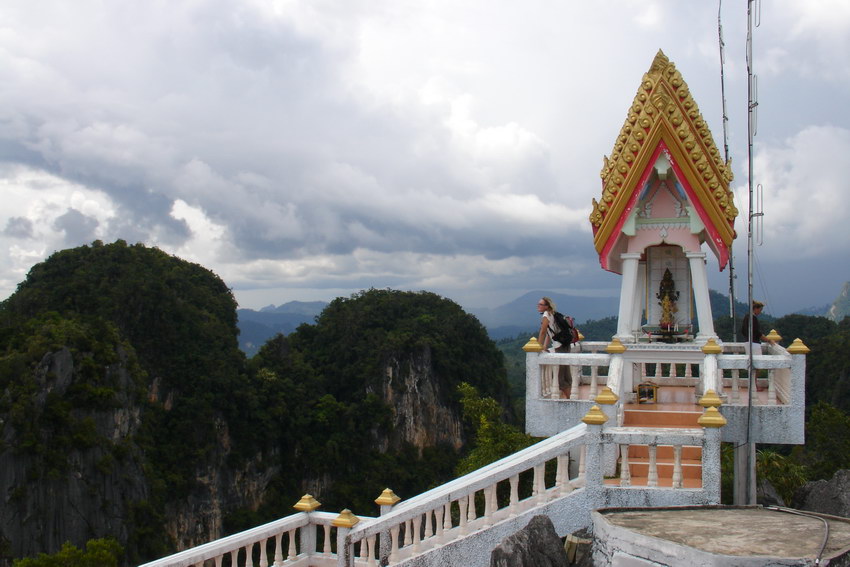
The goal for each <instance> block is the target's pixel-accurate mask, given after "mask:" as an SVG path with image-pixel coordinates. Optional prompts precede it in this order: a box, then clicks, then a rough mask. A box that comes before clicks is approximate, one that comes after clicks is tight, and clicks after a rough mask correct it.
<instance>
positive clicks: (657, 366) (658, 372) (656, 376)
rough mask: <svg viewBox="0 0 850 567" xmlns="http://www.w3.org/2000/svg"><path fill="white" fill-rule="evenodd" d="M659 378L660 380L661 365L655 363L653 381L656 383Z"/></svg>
mask: <svg viewBox="0 0 850 567" xmlns="http://www.w3.org/2000/svg"><path fill="white" fill-rule="evenodd" d="M659 378H661V363H660V362H656V363H655V380H656V381H658V379H659Z"/></svg>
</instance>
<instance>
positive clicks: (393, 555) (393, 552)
mask: <svg viewBox="0 0 850 567" xmlns="http://www.w3.org/2000/svg"><path fill="white" fill-rule="evenodd" d="M399 528H400V526H399V524H396V525H394V526H393V527H391V528H390V539H391V540H392V546H391V548H390V563H395V562H396V561H398V535H399V534H398V532H399Z"/></svg>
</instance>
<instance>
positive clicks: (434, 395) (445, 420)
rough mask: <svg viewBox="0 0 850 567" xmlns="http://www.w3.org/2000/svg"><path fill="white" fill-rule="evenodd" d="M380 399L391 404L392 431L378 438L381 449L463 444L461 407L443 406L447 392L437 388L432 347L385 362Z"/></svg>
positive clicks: (437, 381) (458, 447) (460, 445)
mask: <svg viewBox="0 0 850 567" xmlns="http://www.w3.org/2000/svg"><path fill="white" fill-rule="evenodd" d="M384 368H385V378H384V380H383V384H382V389H383V391H382V392H381V396H382V398H383V399H384V400H385V401H386V403H387V404H389V405H390V406H391V407H392V410H393V426H394V432H393V434H392V436H391V437H390V438H388V439H382V440H379V441H380V443H381V445H382V450H384V451H386V450H387V449H388V448H389V449H393V450H397V449H399V448H400V447H401V444H402V443H405V442H406V443H410V444H412V445H414V446H415V447H417V448H418V449H419V451H420V454H421V451H422V449H424V448H425V447H434V446H436V445H450V446H451V447H453V448H454V449H456V450H457V449H460V448H461V447H462V446H463V443H464V435H463V424H462V421H461V415H460V409H459V408H456V407H455V408H453V407H449V406H448V405H446V403H445V402H444V400H447V399H450V397H451V396H450V395H448V394H449V393H448V392H441V391H440V389H439V388H440V387H439V384H440V381H439V380H437V379H436V376H435V371H434V368H433V364H432V361H431V349H430V348H428V347H422V348H420V349H418V350H417V351H415V352H414V353H411V354H410V355H409V357H399V356H395V357H392V358H390V359H389V360H388V361H387V362H386V363H385V366H384Z"/></svg>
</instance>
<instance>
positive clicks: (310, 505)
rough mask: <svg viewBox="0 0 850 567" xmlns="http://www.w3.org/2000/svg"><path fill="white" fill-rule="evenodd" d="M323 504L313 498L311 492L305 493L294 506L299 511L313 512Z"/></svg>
mask: <svg viewBox="0 0 850 567" xmlns="http://www.w3.org/2000/svg"><path fill="white" fill-rule="evenodd" d="M321 505H322V503H321V502H319V501H318V500H316V499H315V498H313V497H312V496H311V495H310V494H305V495H304V496H302V497H301V500H299V501H298V502H296V503H295V506H293V508H295V509H296V510H298V511H299V512H312V511H313V510H315V509H316V508H318V507H319V506H321Z"/></svg>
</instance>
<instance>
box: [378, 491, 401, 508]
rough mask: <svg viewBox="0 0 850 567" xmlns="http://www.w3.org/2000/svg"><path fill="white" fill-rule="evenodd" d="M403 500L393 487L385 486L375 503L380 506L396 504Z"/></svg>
mask: <svg viewBox="0 0 850 567" xmlns="http://www.w3.org/2000/svg"><path fill="white" fill-rule="evenodd" d="M399 500H401V498H399V497H398V496H396V493H395V492H393V491H392V489H391V488H385V489H384V491H383V492H381V495H380V496H378V498H376V499H375V504H377V505H378V506H395V503H396V502H398V501H399Z"/></svg>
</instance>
